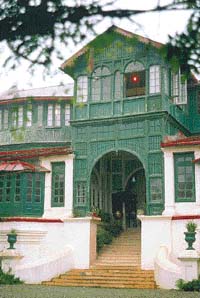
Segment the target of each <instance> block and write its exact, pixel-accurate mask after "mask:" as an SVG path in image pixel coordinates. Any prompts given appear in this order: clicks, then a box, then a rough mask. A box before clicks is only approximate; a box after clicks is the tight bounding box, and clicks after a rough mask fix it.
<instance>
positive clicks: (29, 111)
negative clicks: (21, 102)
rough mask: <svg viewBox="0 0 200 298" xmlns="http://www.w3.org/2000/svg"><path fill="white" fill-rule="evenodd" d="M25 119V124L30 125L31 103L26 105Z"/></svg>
mask: <svg viewBox="0 0 200 298" xmlns="http://www.w3.org/2000/svg"><path fill="white" fill-rule="evenodd" d="M26 116H27V119H26V126H27V127H30V126H31V125H32V105H28V106H27V115H26Z"/></svg>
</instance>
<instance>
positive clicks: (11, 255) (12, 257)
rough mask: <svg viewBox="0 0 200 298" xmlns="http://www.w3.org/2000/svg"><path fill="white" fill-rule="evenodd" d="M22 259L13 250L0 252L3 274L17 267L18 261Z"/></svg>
mask: <svg viewBox="0 0 200 298" xmlns="http://www.w3.org/2000/svg"><path fill="white" fill-rule="evenodd" d="M21 258H23V256H22V255H20V254H19V252H17V251H16V250H15V249H5V250H2V251H0V261H1V268H2V270H3V272H5V273H7V272H10V271H11V269H14V268H15V267H16V265H18V263H19V261H20V259H21Z"/></svg>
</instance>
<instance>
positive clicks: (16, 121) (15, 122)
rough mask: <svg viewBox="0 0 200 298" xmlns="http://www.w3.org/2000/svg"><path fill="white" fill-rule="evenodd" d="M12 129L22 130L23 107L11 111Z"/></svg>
mask: <svg viewBox="0 0 200 298" xmlns="http://www.w3.org/2000/svg"><path fill="white" fill-rule="evenodd" d="M11 121H12V128H20V127H22V126H23V123H24V109H23V107H22V106H19V107H14V108H13V109H12V111H11Z"/></svg>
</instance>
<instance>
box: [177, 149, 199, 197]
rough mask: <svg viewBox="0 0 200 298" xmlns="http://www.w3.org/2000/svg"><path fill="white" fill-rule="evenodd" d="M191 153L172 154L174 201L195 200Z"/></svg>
mask: <svg viewBox="0 0 200 298" xmlns="http://www.w3.org/2000/svg"><path fill="white" fill-rule="evenodd" d="M193 159H194V154H193V153H176V154H174V165H175V166H174V168H175V201H176V202H194V201H195V177H194V164H193V163H192V160H193Z"/></svg>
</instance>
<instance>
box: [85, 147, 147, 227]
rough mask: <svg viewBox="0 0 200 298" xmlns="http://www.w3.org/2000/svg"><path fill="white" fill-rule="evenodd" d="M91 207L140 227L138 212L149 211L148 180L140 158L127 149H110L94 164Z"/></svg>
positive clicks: (131, 225) (128, 224)
mask: <svg viewBox="0 0 200 298" xmlns="http://www.w3.org/2000/svg"><path fill="white" fill-rule="evenodd" d="M90 182H91V183H90V206H91V207H95V208H99V209H102V210H103V211H104V212H107V213H110V214H112V215H113V216H114V217H120V216H121V217H122V219H123V225H124V226H126V227H134V226H137V224H138V222H137V212H138V210H140V212H141V213H142V212H143V213H145V207H146V180H145V171H144V167H143V165H142V163H141V162H140V160H139V159H138V158H137V157H136V156H135V155H133V154H131V153H129V152H126V151H118V152H115V151H113V152H109V153H107V154H105V155H104V156H102V157H101V158H100V159H99V160H98V161H97V162H96V164H95V165H94V167H93V170H92V173H91V180H90Z"/></svg>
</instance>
